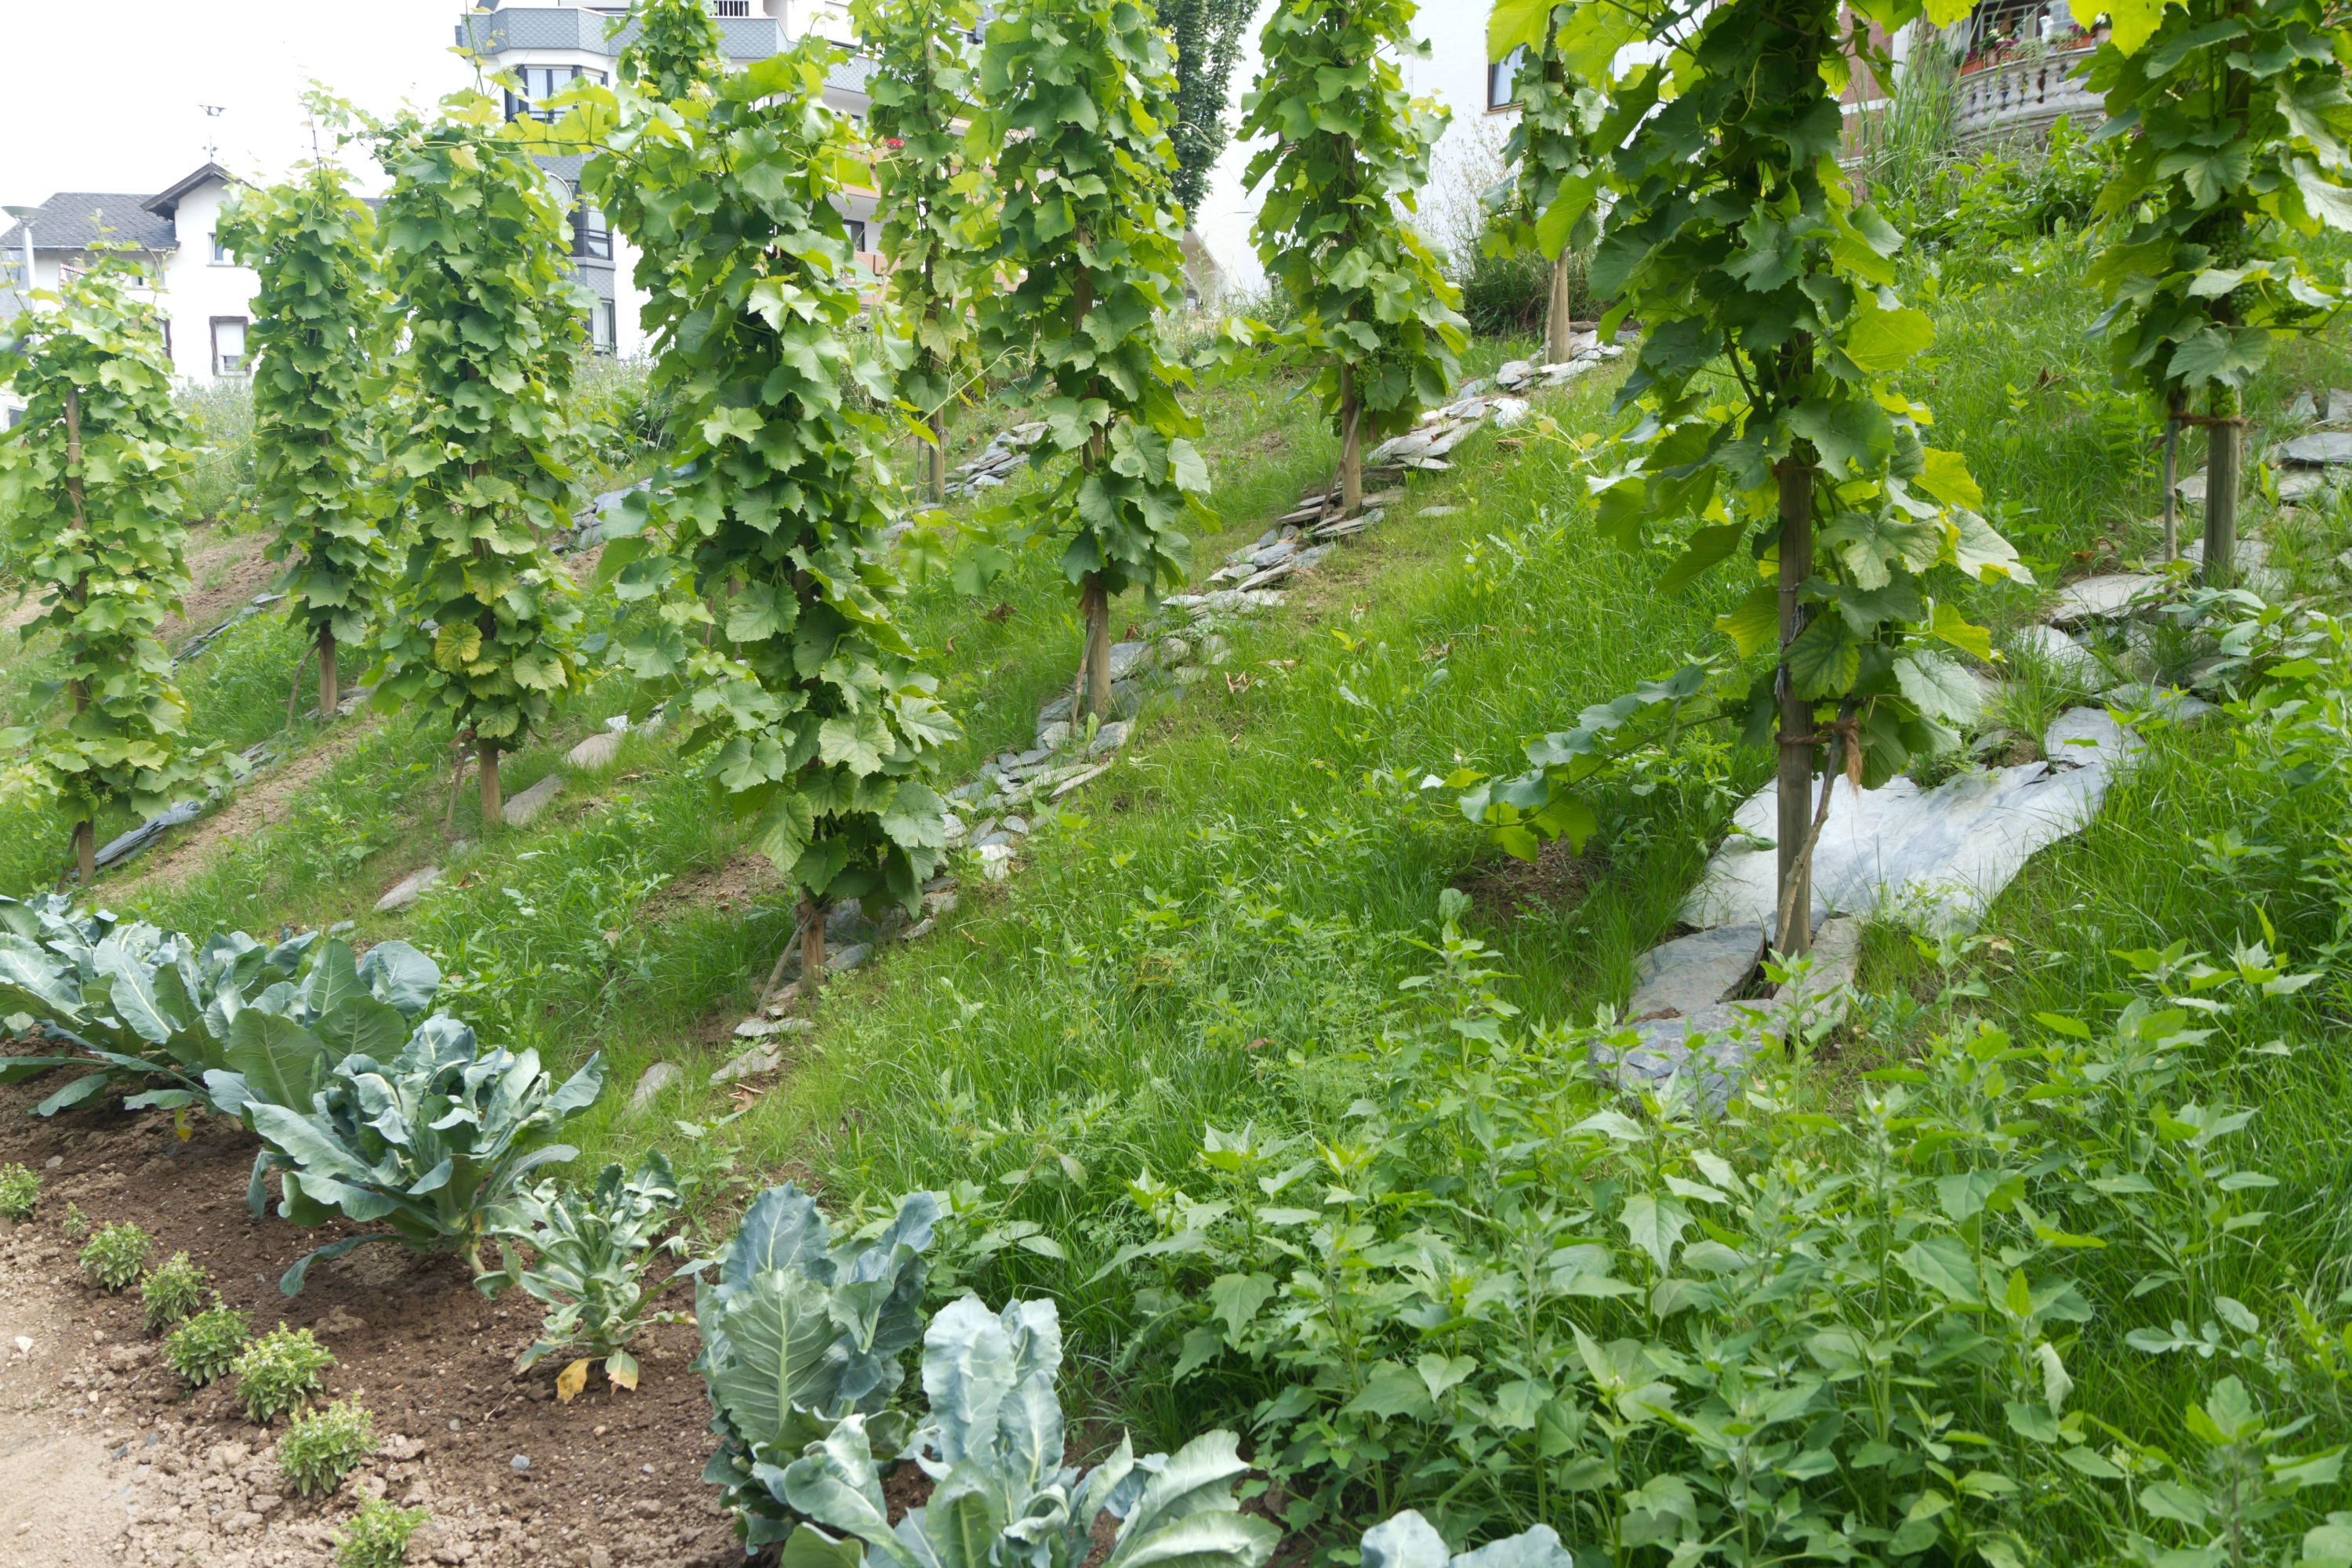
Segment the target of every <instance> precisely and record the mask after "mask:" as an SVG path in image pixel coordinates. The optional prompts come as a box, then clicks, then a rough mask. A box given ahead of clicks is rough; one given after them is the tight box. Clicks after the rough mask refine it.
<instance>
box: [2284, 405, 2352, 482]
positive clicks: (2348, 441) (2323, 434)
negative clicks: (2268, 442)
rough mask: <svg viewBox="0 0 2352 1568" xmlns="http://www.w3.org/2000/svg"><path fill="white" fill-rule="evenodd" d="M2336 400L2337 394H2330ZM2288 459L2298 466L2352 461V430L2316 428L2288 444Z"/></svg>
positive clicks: (2321, 465)
mask: <svg viewBox="0 0 2352 1568" xmlns="http://www.w3.org/2000/svg"><path fill="white" fill-rule="evenodd" d="M2334 397H2335V395H2334V394H2333V393H2331V394H2329V400H2330V402H2331V403H2332V402H2333V401H2334ZM2284 455H2285V458H2286V460H2287V461H2288V462H2290V463H2293V464H2294V465H2295V466H2296V467H2298V468H2320V467H2323V466H2325V465H2327V464H2333V463H2352V430H2315V431H2314V432H2312V433H2311V434H2310V435H2308V436H2297V437H2295V438H2294V440H2292V441H2289V442H2288V443H2287V444H2286V451H2285V454H2284Z"/></svg>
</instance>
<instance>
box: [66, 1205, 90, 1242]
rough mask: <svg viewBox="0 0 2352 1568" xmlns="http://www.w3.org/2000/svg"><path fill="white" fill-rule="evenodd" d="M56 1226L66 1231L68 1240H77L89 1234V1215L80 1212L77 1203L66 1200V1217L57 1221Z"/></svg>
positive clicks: (79, 1206)
mask: <svg viewBox="0 0 2352 1568" xmlns="http://www.w3.org/2000/svg"><path fill="white" fill-rule="evenodd" d="M58 1229H59V1230H61V1231H64V1232H65V1233H66V1239H67V1240H68V1241H79V1240H80V1239H81V1238H82V1237H85V1236H88V1235H89V1215H86V1214H84V1213H82V1212H81V1205H79V1204H77V1203H73V1202H70V1201H68V1203H67V1205H66V1217H65V1218H63V1219H61V1220H59V1221H58Z"/></svg>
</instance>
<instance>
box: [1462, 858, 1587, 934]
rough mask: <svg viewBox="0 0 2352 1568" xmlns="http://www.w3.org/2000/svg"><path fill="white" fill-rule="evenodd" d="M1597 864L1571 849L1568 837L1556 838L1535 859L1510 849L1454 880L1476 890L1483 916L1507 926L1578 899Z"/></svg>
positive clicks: (1475, 902) (1473, 901)
mask: <svg viewBox="0 0 2352 1568" xmlns="http://www.w3.org/2000/svg"><path fill="white" fill-rule="evenodd" d="M1594 869H1595V868H1594V866H1593V864H1592V862H1591V860H1590V859H1588V858H1585V857H1583V856H1580V855H1575V854H1571V853H1570V851H1569V847H1568V844H1567V841H1566V840H1564V839H1559V838H1555V839H1553V840H1552V841H1551V842H1549V843H1548V844H1546V845H1544V846H1543V847H1541V848H1539V849H1538V850H1537V851H1536V858H1535V859H1534V860H1533V861H1527V860H1520V859H1517V858H1514V857H1511V856H1508V855H1506V856H1504V857H1503V858H1500V859H1498V860H1494V861H1489V862H1487V863H1486V864H1485V865H1481V866H1478V867H1475V868H1473V869H1471V870H1470V871H1468V872H1466V873H1465V874H1464V875H1462V876H1460V877H1457V878H1455V879H1454V886H1455V887H1457V888H1459V889H1462V891H1464V892H1465V893H1467V894H1469V895H1470V907H1471V909H1473V910H1475V911H1476V912H1477V914H1478V915H1479V917H1480V918H1481V919H1483V920H1485V921H1487V922H1488V923H1490V924H1492V925H1495V926H1507V925H1509V924H1510V923H1511V922H1513V921H1517V920H1518V919H1519V918H1520V917H1521V916H1523V915H1528V914H1539V913H1541V912H1543V911H1544V910H1555V909H1565V908H1568V907H1570V906H1571V905H1573V904H1575V903H1576V902H1577V901H1578V900H1581V899H1582V898H1583V897H1584V891H1585V889H1586V888H1587V887H1589V886H1590V885H1591V879H1592V876H1593V873H1594Z"/></svg>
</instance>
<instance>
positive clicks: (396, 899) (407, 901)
mask: <svg viewBox="0 0 2352 1568" xmlns="http://www.w3.org/2000/svg"><path fill="white" fill-rule="evenodd" d="M441 877H442V870H441V868H440V867H438V866H427V867H425V869H423V870H422V871H411V872H410V873H409V874H408V875H407V876H405V877H403V878H402V879H400V880H399V881H397V882H394V884H393V885H392V886H391V888H390V889H387V890H386V891H385V893H384V895H383V897H382V898H380V899H378V900H376V901H375V912H376V913H378V914H380V915H389V914H397V913H398V912H399V911H401V910H404V909H406V908H408V907H409V906H410V905H411V904H413V903H415V901H416V900H419V899H421V898H423V897H424V896H425V894H427V893H429V892H431V891H432V890H433V889H434V888H435V887H436V886H438V885H439V883H440V881H441Z"/></svg>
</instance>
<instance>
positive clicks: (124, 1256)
mask: <svg viewBox="0 0 2352 1568" xmlns="http://www.w3.org/2000/svg"><path fill="white" fill-rule="evenodd" d="M154 1250H155V1239H154V1237H151V1236H149V1235H148V1234H147V1233H146V1232H145V1231H143V1230H142V1229H140V1228H139V1227H138V1226H135V1225H132V1224H131V1222H129V1221H128V1220H125V1221H122V1222H121V1223H120V1224H116V1225H110V1226H104V1227H103V1228H101V1229H100V1231H99V1232H98V1234H97V1235H95V1236H93V1237H90V1238H89V1241H88V1242H87V1243H86V1244H84V1246H83V1247H82V1249H81V1252H80V1254H79V1258H78V1261H79V1263H80V1264H81V1271H82V1272H83V1273H85V1274H87V1275H89V1277H90V1279H92V1280H93V1281H94V1282H95V1283H96V1284H97V1286H98V1288H99V1289H101V1290H109V1291H112V1290H120V1289H122V1288H123V1287H124V1286H126V1285H129V1284H131V1283H133V1282H134V1281H136V1280H137V1279H138V1278H139V1276H140V1275H141V1274H142V1273H143V1272H145V1270H146V1268H147V1255H148V1254H149V1253H151V1252H152V1251H154Z"/></svg>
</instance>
